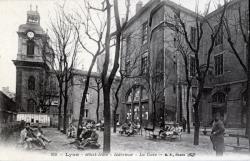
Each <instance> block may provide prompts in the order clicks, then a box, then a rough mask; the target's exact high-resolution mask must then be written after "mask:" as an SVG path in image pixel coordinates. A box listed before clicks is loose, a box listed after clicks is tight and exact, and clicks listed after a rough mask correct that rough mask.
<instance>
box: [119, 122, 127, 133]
mask: <svg viewBox="0 0 250 161" xmlns="http://www.w3.org/2000/svg"><path fill="white" fill-rule="evenodd" d="M121 128H122V131H121V132H122V133H127V130H128V129H129V125H128V124H127V122H125V123H124V124H122V126H121Z"/></svg>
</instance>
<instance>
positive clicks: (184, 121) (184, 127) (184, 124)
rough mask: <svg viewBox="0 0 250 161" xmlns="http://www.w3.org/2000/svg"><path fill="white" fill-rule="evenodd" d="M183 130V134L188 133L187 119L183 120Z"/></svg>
mask: <svg viewBox="0 0 250 161" xmlns="http://www.w3.org/2000/svg"><path fill="white" fill-rule="evenodd" d="M181 123H182V128H183V132H185V131H186V125H187V121H186V119H185V118H184V117H183V118H182V122H181Z"/></svg>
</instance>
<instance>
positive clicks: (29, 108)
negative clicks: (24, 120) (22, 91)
mask: <svg viewBox="0 0 250 161" xmlns="http://www.w3.org/2000/svg"><path fill="white" fill-rule="evenodd" d="M35 109H36V101H34V100H33V99H29V100H28V104H27V112H32V113H34V112H35Z"/></svg>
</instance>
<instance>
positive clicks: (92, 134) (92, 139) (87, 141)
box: [79, 127, 99, 148]
mask: <svg viewBox="0 0 250 161" xmlns="http://www.w3.org/2000/svg"><path fill="white" fill-rule="evenodd" d="M88 131H89V132H90V136H87V135H85V137H86V138H84V140H83V141H82V142H81V144H80V146H79V148H84V147H85V146H87V145H89V144H96V143H97V141H98V138H99V135H98V134H97V132H96V128H95V127H92V128H91V130H88Z"/></svg>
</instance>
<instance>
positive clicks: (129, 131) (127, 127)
mask: <svg viewBox="0 0 250 161" xmlns="http://www.w3.org/2000/svg"><path fill="white" fill-rule="evenodd" d="M139 129H140V124H139V123H138V122H137V123H133V122H129V123H128V122H125V123H124V124H122V126H121V131H119V133H120V134H125V135H127V136H131V135H135V134H136V133H137V132H138V130H139Z"/></svg>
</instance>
